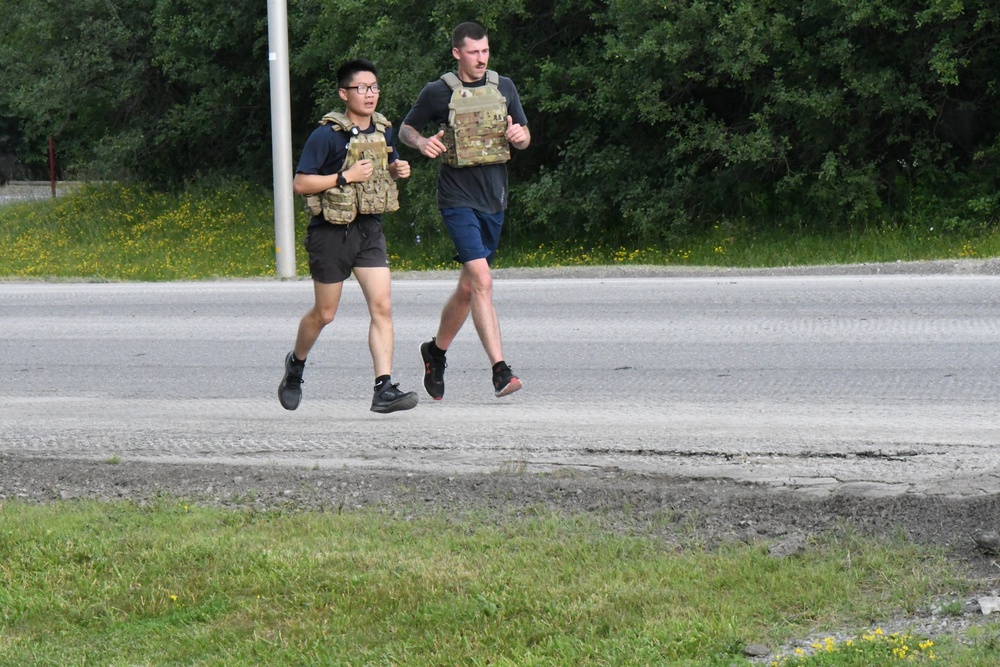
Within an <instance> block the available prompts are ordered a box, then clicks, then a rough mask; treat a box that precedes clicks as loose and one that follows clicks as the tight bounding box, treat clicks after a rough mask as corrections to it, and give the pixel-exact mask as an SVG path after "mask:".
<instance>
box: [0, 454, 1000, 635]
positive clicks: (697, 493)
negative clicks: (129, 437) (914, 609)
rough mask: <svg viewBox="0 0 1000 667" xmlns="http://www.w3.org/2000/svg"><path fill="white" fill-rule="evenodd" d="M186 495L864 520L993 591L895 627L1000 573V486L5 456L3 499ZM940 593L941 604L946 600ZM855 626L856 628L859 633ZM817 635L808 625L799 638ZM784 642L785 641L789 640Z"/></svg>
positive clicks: (816, 524)
mask: <svg viewBox="0 0 1000 667" xmlns="http://www.w3.org/2000/svg"><path fill="white" fill-rule="evenodd" d="M163 496H166V497H171V498H173V497H176V498H182V499H185V500H188V501H190V502H195V503H204V504H213V505H218V506H223V507H231V508H253V509H260V510H266V509H285V510H292V511H296V510H313V509H315V510H329V511H344V510H351V509H360V508H373V509H376V510H379V511H385V512H388V513H398V514H400V515H402V516H416V515H419V514H420V513H423V512H427V513H431V512H435V513H440V512H444V513H452V514H456V515H465V514H469V513H476V514H477V515H483V514H484V513H485V515H486V516H493V517H497V518H498V519H500V520H502V519H503V518H506V517H516V516H523V515H526V514H527V513H529V512H531V511H532V510H535V509H538V508H544V509H546V510H549V511H555V512H560V513H565V514H567V515H569V514H572V515H579V514H583V515H587V516H590V517H593V518H595V519H597V520H598V521H600V522H602V524H604V525H606V526H608V527H609V528H610V529H612V530H616V531H619V532H622V533H629V534H642V535H648V536H653V537H656V538H657V539H662V540H664V541H665V542H668V543H672V544H690V543H698V544H703V545H706V546H708V547H709V548H713V547H715V546H718V545H720V544H723V543H726V542H732V541H734V540H735V541H742V542H748V543H760V544H765V545H767V546H768V547H769V548H770V549H771V552H772V554H773V555H774V556H775V557H782V556H783V555H786V554H787V553H794V552H795V551H797V550H798V549H800V548H802V546H803V545H805V544H807V543H808V541H809V539H810V538H812V537H816V536H820V535H823V534H824V533H828V532H830V531H843V530H852V531H855V532H857V533H859V534H862V535H868V536H891V535H902V536H903V537H905V538H906V539H908V540H910V541H912V542H915V543H918V544H922V545H930V546H935V547H940V548H943V549H945V550H946V551H947V552H948V553H949V554H950V555H952V556H953V557H954V558H955V559H956V561H957V562H958V563H959V564H960V565H961V566H962V567H965V568H967V569H968V571H969V573H970V576H971V577H974V578H976V579H977V580H978V582H979V586H978V588H979V589H980V590H981V591H982V592H981V593H977V594H976V595H974V596H971V597H969V598H967V599H966V600H963V601H960V602H961V603H962V606H963V609H962V610H961V611H960V612H959V613H956V610H955V609H954V605H952V608H951V609H950V610H949V613H947V614H938V613H937V611H936V610H934V609H933V608H930V609H927V610H924V612H923V613H922V615H920V616H919V617H918V616H908V617H905V618H897V619H885V620H884V622H881V623H880V625H881V626H882V627H883V629H885V630H886V632H890V631H910V632H914V633H919V634H921V635H923V636H928V637H932V638H933V637H940V636H942V635H945V634H947V635H963V634H964V633H965V631H966V630H967V629H968V627H969V626H970V625H974V624H981V623H983V622H986V621H988V620H989V617H986V616H984V615H983V614H982V613H981V611H980V609H979V606H978V604H977V603H976V596H978V595H988V594H992V592H993V591H995V590H996V589H997V588H998V586H1000V584H998V581H1000V566H998V564H997V560H996V557H995V556H993V555H990V554H987V553H984V552H983V551H982V550H980V549H979V548H978V547H977V545H976V543H975V540H974V537H975V536H976V535H977V534H979V533H981V532H983V531H988V530H996V529H997V528H998V526H1000V496H997V495H984V496H978V497H970V498H962V499H950V498H943V497H927V496H918V495H901V496H895V497H890V498H871V497H858V496H852V495H846V494H841V495H833V496H829V497H824V498H814V497H809V496H807V495H804V494H801V493H797V492H794V491H781V490H775V489H774V488H773V487H767V486H762V485H755V484H747V483H740V482H734V481H731V480H721V479H720V480H706V479H697V480H696V479H690V478H677V477H668V476H659V475H644V474H636V473H632V472H625V471H621V470H616V469H587V468H583V469H573V470H564V471H561V472H559V473H556V474H536V473H531V472H526V471H523V470H518V469H511V470H508V471H501V472H496V473H483V474H468V475H437V474H430V473H423V472H419V473H417V472H407V471H385V470H360V471H359V470H351V469H336V470H331V469H322V468H298V467H289V466H281V465H272V466H239V465H227V464H206V463H185V464H177V463H159V462H150V461H128V460H122V461H114V460H109V461H95V460H66V459H51V458H33V457H16V456H0V500H2V499H18V500H22V501H29V502H48V501H53V500H71V499H95V500H102V501H112V500H131V501H136V502H145V501H148V500H150V499H153V498H157V497H163ZM932 606H933V605H932ZM845 636H849V635H845ZM813 640H815V638H803V639H802V640H801V641H799V642H797V643H793V644H790V645H789V646H790V647H791V648H794V647H797V646H805V647H806V648H808V645H809V642H811V641H813ZM787 649H788V647H783V649H782V650H787Z"/></svg>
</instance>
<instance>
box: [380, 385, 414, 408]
mask: <svg viewBox="0 0 1000 667" xmlns="http://www.w3.org/2000/svg"><path fill="white" fill-rule="evenodd" d="M417 401H418V399H417V392H415V391H406V392H404V391H400V390H399V383H398V382H397V383H395V384H389V383H386V384H385V385H383V386H381V387H379V388H378V389H376V390H375V395H374V396H373V397H372V412H381V413H383V414H385V413H387V412H396V411H398V410H409V409H411V408H415V407H417Z"/></svg>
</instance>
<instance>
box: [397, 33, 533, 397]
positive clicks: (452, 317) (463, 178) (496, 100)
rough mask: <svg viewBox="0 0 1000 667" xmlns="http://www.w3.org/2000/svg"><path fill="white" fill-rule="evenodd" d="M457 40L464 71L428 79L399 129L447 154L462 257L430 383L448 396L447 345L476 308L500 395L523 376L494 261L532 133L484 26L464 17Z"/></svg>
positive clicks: (445, 176) (435, 341)
mask: <svg viewBox="0 0 1000 667" xmlns="http://www.w3.org/2000/svg"><path fill="white" fill-rule="evenodd" d="M451 45H452V49H451V53H452V56H454V58H455V60H456V61H458V63H457V64H458V68H457V71H456V72H448V73H446V74H444V75H443V76H442V77H441V78H440V79H438V80H436V81H432V82H431V83H428V84H427V85H425V86H424V88H423V90H421V91H420V95H419V96H418V98H417V101H416V103H415V104H414V105H413V108H412V109H410V111H409V113H408V114H407V115H406V117H405V118H404V119H403V123H402V126H401V128H400V131H399V138H400V140H401V141H402V142H403V143H405V144H406V145H407V146H412V147H413V148H416V149H417V150H419V151H420V152H421V153H422V154H423V155H425V156H426V157H429V158H432V159H434V158H438V157H440V158H441V164H440V166H439V167H438V181H437V203H438V208H439V209H440V210H441V217H442V218H443V219H444V224H445V227H446V228H447V230H448V234H449V236H450V237H451V239H452V241H453V242H454V244H455V249H456V251H457V253H458V254H457V256H456V259H457V260H458V261H459V262H460V263H461V264H462V269H461V272H460V273H459V277H458V286H457V287H456V289H455V291H454V293H452V295H451V297H450V298H449V299H448V301H447V302H446V303H445V306H444V309H443V310H442V312H441V319H440V322H439V324H438V329H437V336H435V337H434V338H432V339H431V340H430V341H428V342H426V343H423V344H422V345H421V346H420V355H421V357H422V358H423V361H424V389H425V390H426V391H427V393H428V394H429V395H430V397H431V398H433V399H434V400H441V399H442V398H443V397H444V369H445V367H446V366H447V363H446V362H445V352H446V351H447V350H448V347H449V346H450V345H451V343H452V340H453V339H454V338H455V336H456V335H457V334H458V331H459V330H460V329H461V328H462V325H463V324H464V323H465V321H466V319H467V318H468V316H469V314H470V313H471V314H472V322H473V324H474V325H475V327H476V333H477V334H478V335H479V340H480V342H481V343H482V345H483V349H484V350H485V351H486V356H487V357H489V360H490V364H491V365H492V367H493V391H494V395H495V396H496V397H497V398H499V397H501V396H507V395H509V394H512V393H514V392H515V391H517V390H518V389H520V388H521V380H520V379H518V378H517V376H515V375H514V373H513V371H512V370H511V368H510V366H508V365H507V362H506V361H504V355H503V347H502V344H501V341H500V324H499V321H498V320H497V314H496V309H495V308H494V306H493V279H492V276H491V274H490V264H491V263H492V261H493V258H494V257H495V256H496V251H497V246H498V245H499V242H500V230H501V228H502V227H503V220H504V210H505V209H506V208H507V164H506V162H507V160H509V159H510V148H509V147H510V146H513V147H514V148H517V149H519V150H523V149H525V148H527V147H528V144H530V143H531V134H530V133H529V132H528V120H527V118H526V117H525V115H524V110H523V109H522V108H521V99H520V97H519V96H518V94H517V89H516V88H515V87H514V83H513V82H512V81H511V80H510V79H508V78H507V77H504V76H499V75H498V74H497V73H496V72H494V71H493V70H489V69H487V68H486V65H487V63H488V62H489V58H490V43H489V38H488V37H487V35H486V31H485V30H484V29H483V27H482V26H480V25H477V24H475V23H462V24H460V25H458V26H457V27H456V28H455V29H454V31H453V32H452V42H451ZM428 125H432V127H434V128H440V129H439V131H438V132H437V134H434V135H433V136H430V137H424V136H422V134H421V132H422V131H423V130H424V129H425V128H426V127H427V126H428Z"/></svg>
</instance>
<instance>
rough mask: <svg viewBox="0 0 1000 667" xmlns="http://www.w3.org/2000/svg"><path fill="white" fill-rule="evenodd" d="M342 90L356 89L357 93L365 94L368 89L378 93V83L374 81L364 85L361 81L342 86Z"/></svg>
mask: <svg viewBox="0 0 1000 667" xmlns="http://www.w3.org/2000/svg"><path fill="white" fill-rule="evenodd" d="M344 90H356V91H358V95H367V94H368V91H369V90H370V91H372V92H373V93H375V94H376V95H378V84H377V83H375V84H372V85H370V86H366V85H365V84H363V83H359V84H358V85H356V86H348V87H346V88H344Z"/></svg>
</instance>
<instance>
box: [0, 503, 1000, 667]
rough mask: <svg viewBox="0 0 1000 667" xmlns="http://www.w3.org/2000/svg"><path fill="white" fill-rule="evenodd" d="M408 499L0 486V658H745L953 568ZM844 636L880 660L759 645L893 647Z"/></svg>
mask: <svg viewBox="0 0 1000 667" xmlns="http://www.w3.org/2000/svg"><path fill="white" fill-rule="evenodd" d="M407 514H408V513H407V512H406V511H400V512H398V513H397V514H395V515H391V516H390V515H387V514H384V513H380V512H378V511H375V510H359V511H354V512H348V513H327V512H319V511H311V512H295V511H290V510H287V511H277V510H275V511H262V510H253V509H247V510H231V509H230V510H223V509H219V508H214V507H200V506H195V505H194V504H191V503H188V502H185V501H183V500H178V499H167V498H159V499H157V500H156V501H155V502H152V503H151V504H148V505H135V504H131V503H97V502H75V503H68V502H55V503H51V504H45V505H32V504H26V503H19V502H6V503H3V504H0V580H2V582H3V585H2V586H0V665H29V664H30V665H59V666H60V667H64V666H70V665H92V664H93V665H226V666H233V665H263V664H266V665H402V664H406V665H460V664H462V665H582V664H593V665H653V664H665V665H720V666H721V665H732V664H750V663H749V662H748V661H746V660H745V659H744V658H743V657H742V650H743V648H744V646H745V645H746V644H748V643H755V642H763V643H769V644H771V645H772V646H774V645H780V643H781V642H783V641H785V640H787V639H789V638H796V637H803V636H806V635H808V634H809V633H813V632H816V631H817V630H820V631H823V630H832V629H841V628H860V630H859V633H862V632H863V633H866V634H870V635H871V636H872V637H876V636H878V633H880V632H881V631H880V630H877V629H876V628H875V627H872V626H870V625H869V624H870V622H871V619H880V618H882V619H884V618H889V617H891V616H893V615H895V614H900V613H906V612H915V611H918V610H921V609H924V608H925V607H927V606H928V604H929V600H930V599H932V598H935V597H938V596H941V595H953V596H954V595H958V594H961V593H967V592H968V590H969V588H970V586H971V585H972V584H971V582H968V581H967V580H966V579H965V578H964V577H963V574H962V572H961V570H960V569H959V568H957V567H955V566H954V565H953V564H951V563H950V562H949V561H948V559H947V557H946V556H945V555H944V554H942V553H939V552H935V551H933V550H927V549H921V548H917V547H914V546H912V545H907V544H905V543H902V542H899V541H893V542H891V543H888V544H886V543H876V542H872V541H868V540H863V539H860V538H857V537H852V536H850V535H840V536H839V537H833V536H831V537H829V538H824V540H823V541H821V542H817V543H814V544H812V545H811V546H810V547H809V548H808V549H807V550H806V552H805V553H803V554H801V555H799V556H796V557H792V558H786V559H775V558H772V557H770V556H769V555H768V554H767V550H766V548H765V547H764V546H762V545H757V546H751V545H744V544H741V543H740V544H732V545H729V546H726V547H722V548H717V549H711V550H710V549H707V548H704V547H701V546H698V545H695V544H691V545H688V546H685V547H683V548H678V547H676V546H668V545H666V544H664V543H663V542H662V541H656V540H654V539H652V538H647V537H643V536H641V535H638V536H634V535H633V536H623V535H620V534H615V533H613V532H610V531H609V530H607V529H606V528H605V527H602V526H601V525H599V524H598V523H596V522H595V521H593V520H591V519H584V518H580V517H566V516H556V515H553V514H549V513H547V512H545V511H542V510H538V511H535V512H530V513H528V516H529V518H510V517H501V516H498V515H495V516H490V515H485V514H481V515H470V516H462V517H453V516H451V517H446V516H437V515H434V514H428V513H427V512H426V510H424V511H419V510H417V511H416V514H415V515H411V516H409V517H407V518H403V517H404V516H406V515H407ZM866 628H870V629H867V630H866ZM988 632H989V633H992V634H991V635H990V636H991V637H996V636H1000V634H998V631H997V630H996V629H993V630H989V631H988ZM857 642H858V643H859V645H863V647H864V648H865V650H867V651H868V658H869V660H871V658H872V656H873V655H878V656H879V659H878V660H875V661H874V662H872V661H869V662H857V661H855V662H850V661H837V659H838V655H839V656H840V658H841V659H843V658H849V657H851V656H849V655H848V654H846V653H844V652H843V651H844V650H846V649H847V645H846V644H843V645H842V646H843V648H841V647H839V646H837V645H831V644H829V643H827V644H823V643H819V644H818V647H819V651H818V655H817V656H815V657H813V658H809V659H808V660H806V661H803V660H802V658H797V657H795V655H794V654H792V655H790V656H785V657H783V658H780V659H779V660H778V661H777V662H778V663H779V664H789V665H791V664H794V665H854V664H884V663H888V662H892V661H894V658H893V654H892V652H891V648H892V647H891V645H890V644H889V641H888V638H886V641H884V642H882V643H881V644H880V643H877V642H874V641H867V642H865V639H864V638H863V637H862V636H861V635H860V634H859V637H858V640H857ZM924 642H925V640H924V638H921V637H907V645H908V646H912V650H910V652H909V655H910V656H914V657H916V658H917V660H916V662H918V663H919V662H922V661H925V660H926V661H929V659H930V658H929V654H930V652H931V651H933V653H934V654H935V656H936V657H937V659H938V664H949V665H987V664H1000V651H998V650H997V647H996V645H995V644H993V643H991V642H989V641H985V640H984V641H979V642H978V643H977V644H976V645H974V646H972V647H967V646H963V645H961V644H959V643H957V642H948V641H943V642H938V643H937V644H935V645H934V646H933V648H930V647H927V651H926V652H922V651H921V650H919V649H918V647H919V646H920V645H921V644H922V643H924ZM831 646H832V648H833V649H836V650H831ZM887 647H888V649H889V650H888V651H886V650H885V649H886V648H887ZM819 660H823V662H819ZM831 660H833V661H832V662H831Z"/></svg>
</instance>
